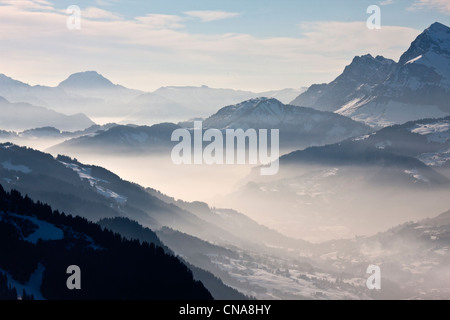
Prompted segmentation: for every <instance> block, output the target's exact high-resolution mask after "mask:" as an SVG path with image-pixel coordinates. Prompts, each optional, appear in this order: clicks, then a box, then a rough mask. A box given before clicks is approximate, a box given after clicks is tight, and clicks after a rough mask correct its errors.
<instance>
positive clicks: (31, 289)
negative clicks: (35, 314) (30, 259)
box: [0, 263, 45, 300]
mask: <svg viewBox="0 0 450 320" xmlns="http://www.w3.org/2000/svg"><path fill="white" fill-rule="evenodd" d="M44 271H45V267H44V266H43V265H42V264H40V263H39V264H38V266H37V268H36V270H35V271H34V272H33V274H32V275H31V276H30V279H29V280H28V282H27V283H26V284H21V283H20V282H18V281H17V280H14V278H13V277H12V276H11V275H10V274H9V273H8V272H6V271H5V270H3V269H0V272H2V273H4V274H5V275H6V278H7V279H8V284H9V285H10V286H11V287H13V288H15V289H16V291H17V295H18V296H19V297H20V296H21V295H22V292H23V290H24V289H25V291H26V292H27V293H28V294H32V295H33V297H34V299H35V300H45V299H44V297H43V296H42V293H41V285H42V278H43V275H44Z"/></svg>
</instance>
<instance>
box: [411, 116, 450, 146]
mask: <svg viewBox="0 0 450 320" xmlns="http://www.w3.org/2000/svg"><path fill="white" fill-rule="evenodd" d="M410 130H411V132H412V133H417V134H420V135H423V136H427V137H428V141H429V142H437V143H441V144H444V143H446V142H447V141H449V140H450V121H448V120H444V121H439V122H436V123H431V124H416V125H415V126H414V127H412V128H410Z"/></svg>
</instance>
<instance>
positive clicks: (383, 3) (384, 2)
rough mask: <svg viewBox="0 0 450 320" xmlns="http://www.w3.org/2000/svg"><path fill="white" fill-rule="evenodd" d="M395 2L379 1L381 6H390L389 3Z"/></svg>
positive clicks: (391, 0) (388, 0)
mask: <svg viewBox="0 0 450 320" xmlns="http://www.w3.org/2000/svg"><path fill="white" fill-rule="evenodd" d="M393 3H395V1H394V0H384V1H380V2H379V4H380V6H388V5H390V4H393Z"/></svg>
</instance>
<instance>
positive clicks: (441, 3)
mask: <svg viewBox="0 0 450 320" xmlns="http://www.w3.org/2000/svg"><path fill="white" fill-rule="evenodd" d="M408 9H409V10H413V11H416V10H422V9H434V10H437V11H439V12H441V13H444V14H450V1H449V0H416V1H415V2H414V3H413V5H412V6H411V7H409V8H408Z"/></svg>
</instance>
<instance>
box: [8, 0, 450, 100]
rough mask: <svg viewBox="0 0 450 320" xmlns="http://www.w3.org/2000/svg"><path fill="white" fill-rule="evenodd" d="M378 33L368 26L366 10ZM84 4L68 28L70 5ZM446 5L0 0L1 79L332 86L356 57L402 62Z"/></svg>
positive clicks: (352, 0)
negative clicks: (88, 75)
mask: <svg viewBox="0 0 450 320" xmlns="http://www.w3.org/2000/svg"><path fill="white" fill-rule="evenodd" d="M374 4H375V5H379V6H380V8H381V29H380V30H369V29H368V28H367V27H366V20H367V18H368V17H369V16H370V14H368V13H367V12H366V10H367V7H368V6H369V5H374ZM70 5H78V6H79V7H80V8H81V29H80V30H69V29H68V28H67V26H66V21H67V18H68V17H69V15H68V14H67V12H66V9H67V7H68V6H70ZM435 21H439V22H441V23H444V24H446V25H450V1H448V0H413V1H406V0H405V1H402V0H384V1H375V0H371V1H366V0H348V1H336V0H329V1H328V0H327V1H326V0H322V1H320V0H314V1H309V0H307V1H299V0H240V1H238V0H227V1H224V0H221V1H218V0H165V1H160V0H158V1H151V0H150V1H148V0H147V1H138V0H134V1H133V0H131V1H119V0H97V1H75V0H68V1H66V0H58V1H46V0H34V1H32V0H0V73H4V74H6V75H8V76H11V77H13V78H15V79H18V80H21V81H25V82H28V83H30V84H33V85H34V84H43V85H51V86H54V85H57V84H58V83H59V82H60V81H62V80H64V79H65V78H67V76H68V75H70V74H71V73H74V72H79V71H86V70H95V71H98V72H99V73H101V74H103V75H104V76H105V77H107V78H109V79H110V80H111V81H113V82H114V83H119V84H122V85H125V86H127V87H131V88H136V89H141V90H145V91H152V90H155V89H157V88H158V87H161V86H168V85H196V86H197V85H208V86H211V87H226V88H235V89H246V90H253V91H263V90H269V89H281V88H286V87H301V86H308V85H310V84H312V83H321V82H328V81H331V80H332V79H333V78H335V77H336V76H337V75H338V74H339V73H340V72H341V71H342V70H343V68H344V67H345V65H347V64H349V63H350V61H351V59H352V58H353V57H354V56H355V55H362V54H366V53H371V54H372V55H378V54H380V55H384V56H386V57H388V58H392V59H395V60H398V58H399V56H400V54H401V53H402V52H403V51H404V50H406V49H407V47H408V46H409V44H410V43H411V42H412V41H413V40H414V38H415V37H416V36H417V35H418V34H419V33H420V32H421V31H422V30H423V29H425V28H426V27H428V26H429V25H430V24H431V23H433V22H435Z"/></svg>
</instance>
